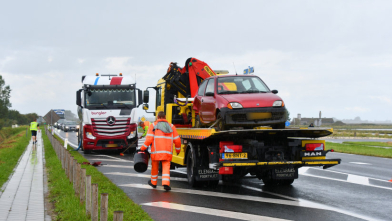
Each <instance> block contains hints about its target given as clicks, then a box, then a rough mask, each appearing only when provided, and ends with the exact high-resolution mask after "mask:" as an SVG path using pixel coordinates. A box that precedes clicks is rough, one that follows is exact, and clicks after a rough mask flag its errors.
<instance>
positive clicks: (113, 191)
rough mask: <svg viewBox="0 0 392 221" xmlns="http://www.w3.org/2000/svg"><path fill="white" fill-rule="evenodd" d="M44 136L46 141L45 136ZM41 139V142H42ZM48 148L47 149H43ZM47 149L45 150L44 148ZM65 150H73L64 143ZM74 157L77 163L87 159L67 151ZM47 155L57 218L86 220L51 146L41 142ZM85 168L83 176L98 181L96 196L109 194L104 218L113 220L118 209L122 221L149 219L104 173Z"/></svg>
mask: <svg viewBox="0 0 392 221" xmlns="http://www.w3.org/2000/svg"><path fill="white" fill-rule="evenodd" d="M55 137H56V139H57V140H59V141H60V143H61V144H62V145H64V142H63V140H61V139H60V138H59V137H57V136H55ZM45 139H46V141H47V142H49V140H48V138H47V137H46V135H45ZM46 141H45V142H46ZM47 146H48V147H50V148H47ZM47 149H48V150H47ZM68 150H73V148H72V147H70V146H69V145H68ZM70 152H71V154H72V156H73V157H74V159H76V160H77V161H78V163H83V162H88V160H86V159H85V158H84V157H83V156H82V155H81V154H79V153H78V152H77V151H70ZM47 154H51V155H50V157H51V158H52V159H51V160H50V161H49V160H47V165H46V166H47V168H49V163H50V166H51V167H50V168H49V169H50V171H51V173H52V174H53V175H51V174H50V173H49V181H50V187H51V188H50V189H51V190H50V192H51V194H50V195H51V200H52V201H54V202H55V208H56V209H55V212H56V213H57V214H58V219H59V220H87V217H86V216H85V206H84V205H79V199H78V198H76V197H75V195H74V191H73V189H72V185H71V184H70V183H69V181H68V180H67V178H66V175H65V172H64V170H62V168H61V163H60V161H59V160H58V159H57V156H56V154H55V152H54V150H53V148H52V146H51V145H50V142H49V144H46V143H45V155H47ZM82 168H86V175H91V177H92V179H91V183H97V184H98V191H99V196H100V195H101V193H108V194H109V203H108V205H109V208H108V211H109V213H108V214H109V217H108V220H113V212H114V211H118V210H121V211H123V212H124V219H123V220H152V219H151V218H150V217H149V215H148V214H147V213H146V212H144V210H143V209H142V208H141V207H140V206H139V205H137V204H135V203H134V202H133V201H132V200H131V199H129V197H128V196H127V195H126V194H125V193H124V191H122V190H121V189H120V188H119V187H117V186H116V185H115V184H113V183H112V182H111V181H110V180H109V179H108V178H107V177H106V176H104V175H103V174H102V173H101V172H100V171H98V169H96V168H95V167H93V166H91V165H82Z"/></svg>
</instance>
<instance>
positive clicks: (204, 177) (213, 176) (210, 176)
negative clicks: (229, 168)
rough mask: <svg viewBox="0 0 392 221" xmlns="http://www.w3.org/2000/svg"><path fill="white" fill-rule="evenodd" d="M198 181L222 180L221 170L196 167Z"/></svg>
mask: <svg viewBox="0 0 392 221" xmlns="http://www.w3.org/2000/svg"><path fill="white" fill-rule="evenodd" d="M194 171H195V179H196V181H209V180H220V178H221V175H219V170H213V169H203V168H196V167H195V168H194Z"/></svg>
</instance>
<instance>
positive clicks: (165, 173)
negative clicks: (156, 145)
mask: <svg viewBox="0 0 392 221" xmlns="http://www.w3.org/2000/svg"><path fill="white" fill-rule="evenodd" d="M159 162H162V186H163V185H168V186H170V160H162V161H159V160H151V183H152V184H153V185H157V183H158V170H159Z"/></svg>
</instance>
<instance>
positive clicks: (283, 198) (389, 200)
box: [56, 131, 392, 221]
mask: <svg viewBox="0 0 392 221" xmlns="http://www.w3.org/2000/svg"><path fill="white" fill-rule="evenodd" d="M56 133H58V134H59V135H60V136H61V137H62V138H65V137H66V138H67V139H68V140H69V142H70V143H71V145H72V146H74V147H75V148H76V146H77V138H76V133H75V132H68V133H64V132H63V131H58V132H56ZM139 143H140V144H142V142H139ZM80 153H81V154H83V152H80ZM84 156H85V157H86V159H88V160H89V161H90V162H94V161H102V163H103V164H105V165H103V166H101V167H98V169H99V170H100V171H101V172H102V173H104V174H105V175H106V176H107V177H108V178H109V179H111V180H112V182H114V183H115V184H116V185H118V186H119V187H120V188H121V189H122V190H124V192H125V193H126V194H127V195H128V196H129V197H130V198H131V199H132V200H133V201H134V202H135V203H137V204H139V205H141V206H142V208H143V209H144V210H145V211H146V212H147V213H149V215H150V216H151V217H152V218H153V219H154V220H171V221H172V220H187V221H200V220H391V216H392V182H389V181H388V180H391V179H392V159H384V158H378V157H368V156H358V155H351V154H341V153H329V154H328V158H341V159H342V163H341V164H340V165H338V166H335V167H332V168H329V169H327V170H322V169H321V168H319V167H316V168H308V169H307V168H301V169H300V175H299V179H297V180H296V181H295V182H294V183H293V185H292V186H290V187H275V188H266V187H265V186H264V185H263V182H262V181H260V180H258V179H257V178H253V177H248V176H247V177H245V178H244V179H242V180H240V181H238V182H237V183H223V182H222V181H220V183H219V185H218V187H216V188H209V187H200V188H191V187H190V186H189V185H188V183H187V181H186V174H185V169H184V168H178V169H175V170H172V171H171V187H172V191H171V192H164V191H163V189H162V188H161V187H160V184H161V183H160V182H161V181H160V180H159V181H158V188H157V189H152V188H151V187H150V186H148V185H147V182H148V180H149V178H150V174H149V172H150V170H147V172H145V173H136V172H135V171H134V170H133V161H132V160H133V157H132V156H131V155H125V156H124V157H121V156H119V154H118V153H114V152H98V153H95V152H93V153H92V154H88V155H84Z"/></svg>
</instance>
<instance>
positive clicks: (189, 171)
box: [186, 151, 201, 187]
mask: <svg viewBox="0 0 392 221" xmlns="http://www.w3.org/2000/svg"><path fill="white" fill-rule="evenodd" d="M193 164H194V156H193V154H192V151H189V153H188V156H187V158H186V172H187V178H188V183H189V185H191V187H198V186H200V184H201V183H200V182H199V181H196V178H195V176H194V175H193V174H195V171H194V166H193Z"/></svg>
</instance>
